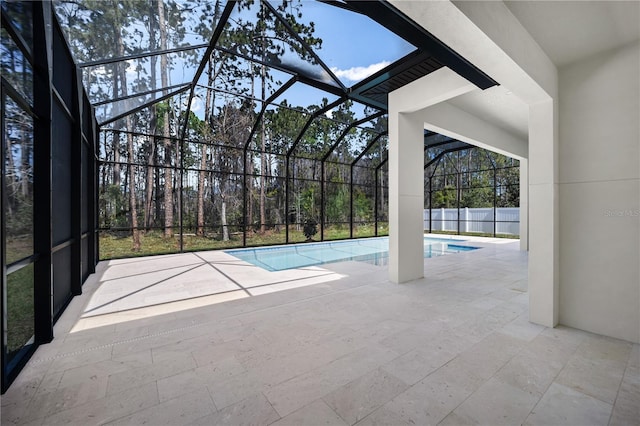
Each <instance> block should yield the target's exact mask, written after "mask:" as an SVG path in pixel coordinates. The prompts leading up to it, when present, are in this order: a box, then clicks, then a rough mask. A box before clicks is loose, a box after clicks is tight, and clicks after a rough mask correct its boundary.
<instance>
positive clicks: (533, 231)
mask: <svg viewBox="0 0 640 426" xmlns="http://www.w3.org/2000/svg"><path fill="white" fill-rule="evenodd" d="M557 137H558V136H557V108H556V106H555V105H554V102H553V101H552V100H548V101H546V102H541V103H537V104H534V105H530V106H529V320H530V321H532V322H535V323H537V324H542V325H544V326H547V327H555V326H556V325H557V324H558V313H559V293H560V291H559V289H560V287H559V283H558V282H559V262H558V253H559V250H558V241H559V232H558V218H559V207H558V183H557V161H558V160H557V159H558V155H557V152H558V144H557V140H558V139H557Z"/></svg>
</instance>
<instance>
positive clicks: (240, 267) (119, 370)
mask: <svg viewBox="0 0 640 426" xmlns="http://www.w3.org/2000/svg"><path fill="white" fill-rule="evenodd" d="M474 245H480V246H483V248H482V249H481V250H476V251H473V252H467V253H459V254H455V255H449V256H442V257H437V258H432V259H425V278H424V279H422V280H418V281H415V282H412V283H407V284H402V285H394V284H392V283H390V282H389V281H388V280H387V270H386V267H380V266H373V265H368V264H364V263H358V262H343V263H336V264H331V265H325V266H323V267H322V268H320V267H314V268H306V269H305V270H302V271H287V272H281V273H267V272H264V271H262V272H261V271H260V270H258V269H255V268H254V267H250V266H248V265H246V264H243V263H242V262H239V261H236V260H234V259H233V258H228V257H225V256H222V255H221V254H220V253H213V252H209V253H198V254H185V255H176V256H163V257H155V258H146V259H140V260H135V261H134V260H124V261H116V262H111V263H109V264H107V263H104V262H103V263H101V264H100V265H99V270H98V273H97V274H96V275H95V276H93V277H92V278H91V279H90V281H88V282H87V283H86V284H85V287H84V294H83V295H82V296H79V297H76V298H75V299H74V300H73V301H72V303H71V304H70V306H69V308H68V309H67V310H66V311H65V313H64V314H63V316H62V318H61V319H60V320H59V321H58V323H57V324H56V328H55V335H56V338H55V340H54V341H53V342H52V343H50V344H48V345H43V346H42V347H41V348H39V349H38V351H37V352H36V354H35V355H34V357H33V358H32V360H31V361H30V362H29V364H28V365H27V366H26V368H25V370H24V371H23V372H22V374H21V375H20V376H19V377H18V378H17V379H16V381H15V382H14V384H13V385H12V387H11V388H10V389H9V390H8V391H7V393H6V394H5V395H3V396H2V398H1V400H2V411H1V414H0V415H1V418H2V424H3V425H5V424H7V425H10V424H28V425H57V424H77V425H93V424H96V425H98V424H123V425H129V424H131V425H136V424H147V425H161V424H168V425H183V424H200V425H224V424H228V425H244V424H255V425H270V424H273V425H316V424H334V425H345V424H346V425H353V424H358V425H428V424H442V425H466V424H485V425H502V424H508V425H511V424H513V425H519V424H532V425H533V424H540V425H556V424H568V425H607V424H611V425H619V424H621V425H629V424H639V422H640V347H639V345H637V344H635V345H634V344H631V343H628V342H624V341H621V340H616V339H611V338H606V337H602V336H598V335H594V334H590V333H586V332H582V331H579V330H575V329H571V328H567V327H558V328H555V329H549V328H545V327H541V326H537V325H534V324H530V323H529V322H528V321H527V306H528V300H527V292H526V291H527V273H526V268H527V256H526V254H525V253H522V252H520V251H518V250H517V243H507V242H505V241H504V240H501V241H497V242H496V243H494V242H492V240H488V239H484V240H480V242H478V241H475V242H474ZM276 290H283V291H276ZM171 294H172V295H173V296H171V299H173V300H176V299H181V300H179V301H172V300H170V299H167V297H168V295H171Z"/></svg>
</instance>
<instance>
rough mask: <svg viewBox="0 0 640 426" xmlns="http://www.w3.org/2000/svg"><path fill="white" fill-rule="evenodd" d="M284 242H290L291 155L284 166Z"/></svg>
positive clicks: (287, 157)
mask: <svg viewBox="0 0 640 426" xmlns="http://www.w3.org/2000/svg"><path fill="white" fill-rule="evenodd" d="M284 211H285V215H284V236H285V238H284V242H285V243H286V244H289V155H288V154H287V156H286V159H285V168H284Z"/></svg>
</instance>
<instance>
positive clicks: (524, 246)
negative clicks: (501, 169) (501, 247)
mask: <svg viewBox="0 0 640 426" xmlns="http://www.w3.org/2000/svg"><path fill="white" fill-rule="evenodd" d="M520 250H522V251H528V250H529V161H528V160H526V159H524V158H522V159H520Z"/></svg>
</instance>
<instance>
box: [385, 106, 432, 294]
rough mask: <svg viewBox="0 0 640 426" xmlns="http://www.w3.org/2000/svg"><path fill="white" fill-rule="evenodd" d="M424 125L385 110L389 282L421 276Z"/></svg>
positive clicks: (405, 280)
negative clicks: (387, 132)
mask: <svg viewBox="0 0 640 426" xmlns="http://www.w3.org/2000/svg"><path fill="white" fill-rule="evenodd" d="M423 211H424V125H423V123H422V121H420V120H418V119H417V117H415V114H413V113H398V112H395V113H392V112H391V111H389V279H390V280H391V281H393V282H395V283H403V282H407V281H411V280H415V279H418V278H422V277H423V276H424V242H423V235H424V229H423Z"/></svg>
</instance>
